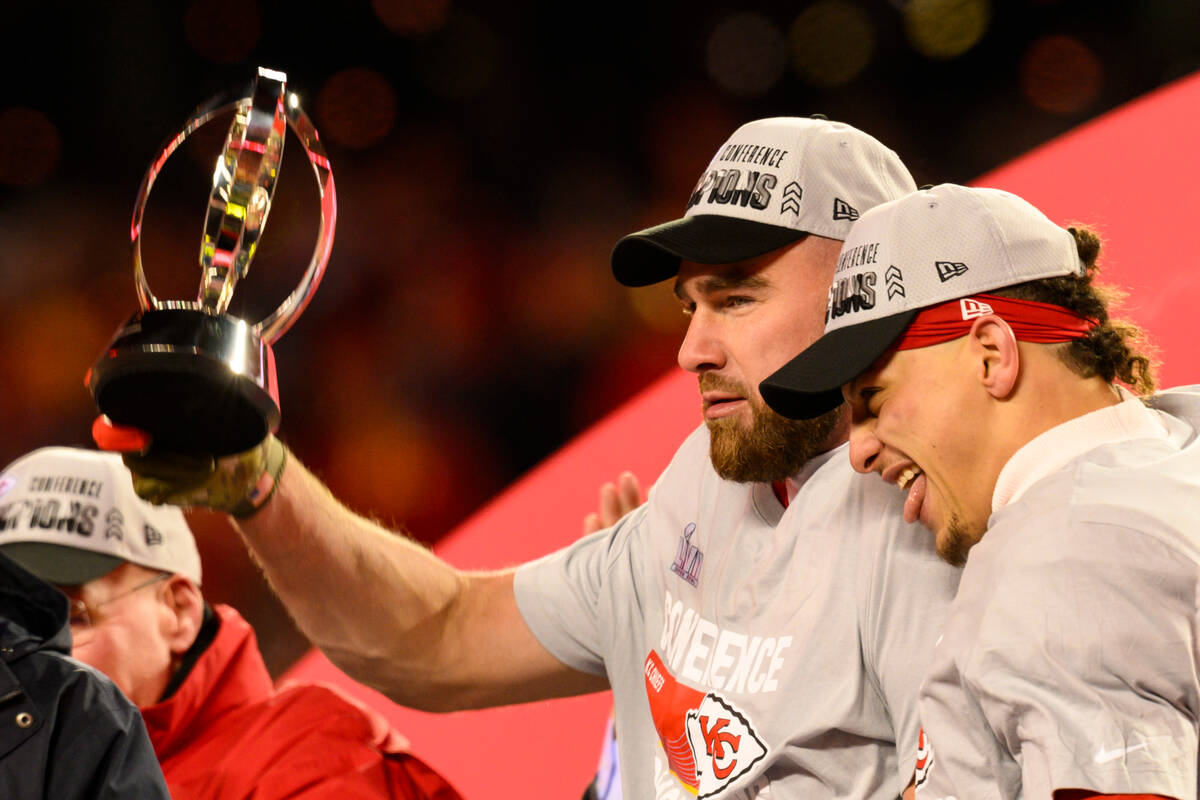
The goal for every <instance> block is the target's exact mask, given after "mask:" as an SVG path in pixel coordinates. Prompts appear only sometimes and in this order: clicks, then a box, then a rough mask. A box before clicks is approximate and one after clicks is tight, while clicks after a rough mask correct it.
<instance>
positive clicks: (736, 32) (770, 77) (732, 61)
mask: <svg viewBox="0 0 1200 800" xmlns="http://www.w3.org/2000/svg"><path fill="white" fill-rule="evenodd" d="M786 62H787V49H786V45H785V44H784V40H783V32H782V31H780V30H779V26H778V25H776V24H775V23H774V22H772V21H771V20H770V19H768V18H767V17H765V16H763V15H762V14H758V13H755V12H741V13H737V14H732V15H730V16H728V17H726V18H725V19H723V20H721V21H720V22H719V23H717V26H716V27H715V28H713V31H712V33H711V34H710V35H709V37H708V44H707V45H706V46H705V48H704V64H705V66H706V67H707V68H708V74H709V75H710V76H711V77H712V79H713V80H714V81H716V83H717V85H718V86H720V87H721V88H722V89H724V90H725V91H727V92H729V93H730V94H733V95H736V96H738V97H760V96H762V95H764V94H766V93H767V92H768V91H770V89H771V87H773V86H774V85H775V84H776V83H778V82H779V78H780V76H782V75H783V70H784V66H785V64H786Z"/></svg>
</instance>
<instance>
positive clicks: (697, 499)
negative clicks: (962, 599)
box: [516, 427, 958, 800]
mask: <svg viewBox="0 0 1200 800" xmlns="http://www.w3.org/2000/svg"><path fill="white" fill-rule="evenodd" d="M796 482H797V483H799V485H800V488H799V491H798V493H797V494H796V495H795V497H794V499H793V500H792V501H791V503H790V505H789V506H788V508H787V510H786V511H785V510H784V509H783V508H782V506H781V505H780V503H779V501H778V500H777V499H776V498H775V497H774V495H773V493H772V491H771V487H770V486H769V485H765V484H738V483H733V482H730V481H725V480H722V479H720V478H719V477H718V476H717V475H716V473H715V472H714V471H713V469H712V466H711V464H710V462H709V459H708V433H707V430H706V429H705V428H703V427H701V428H700V429H699V430H697V431H696V432H695V433H693V434H692V435H691V436H690V437H689V438H688V439H687V441H686V442H684V444H683V446H682V447H681V448H680V449H679V451H678V453H677V454H676V456H675V458H674V459H673V461H672V462H671V464H670V465H669V466H668V468H667V469H666V471H665V472H664V473H663V475H662V476H661V477H660V478H659V480H658V482H657V483H656V484H655V486H654V487H653V489H652V490H651V491H650V494H649V499H648V501H647V503H646V504H645V505H643V506H642V507H641V508H639V509H637V510H636V511H633V512H631V513H630V514H629V515H627V516H626V517H625V518H624V519H622V520H621V521H620V522H619V523H618V524H617V525H616V526H614V527H613V528H610V529H608V530H604V531H600V532H598V533H596V534H593V535H591V536H588V537H585V538H583V539H581V540H580V541H579V542H577V543H576V544H574V545H572V546H571V547H568V548H566V549H564V550H562V551H559V552H557V553H554V554H552V555H550V556H547V557H546V558H544V559H541V560H539V561H536V562H533V563H531V564H527V565H525V566H523V567H521V568H520V569H519V570H518V571H517V576H516V596H517V602H518V605H519V607H520V609H521V613H522V614H523V615H524V618H525V620H526V622H527V623H528V624H529V626H530V628H531V629H532V630H533V632H534V634H535V635H536V636H537V638H538V639H539V641H541V643H542V644H543V645H544V646H545V647H546V648H547V649H548V650H549V651H550V652H551V653H553V654H554V655H555V656H557V657H558V658H559V659H560V660H562V661H563V662H564V663H566V664H568V665H570V666H572V667H574V668H575V669H578V670H582V671H584V672H589V673H596V674H606V675H607V676H608V680H609V684H610V685H611V686H612V689H613V697H614V704H615V715H616V727H617V742H618V746H619V749H620V769H621V772H622V785H623V790H624V796H625V797H629V798H634V797H637V798H644V797H657V798H662V799H664V800H665V799H666V798H678V800H691V798H692V797H699V798H706V797H720V798H754V797H757V798H805V800H813V799H814V798H816V799H819V798H854V799H858V798H862V799H864V800H865V799H866V798H871V799H872V800H875V799H877V798H878V799H880V800H882V799H883V798H887V800H893V799H894V798H895V797H896V796H897V795H898V794H900V792H901V791H902V790H903V789H904V787H905V786H907V785H908V783H909V782H910V780H911V778H912V774H913V764H914V759H915V754H916V734H917V721H916V708H915V701H916V692H917V688H918V686H919V685H920V681H921V678H922V676H923V674H924V668H925V666H926V664H927V663H928V657H929V653H930V651H931V648H932V645H933V641H934V639H935V638H936V636H937V633H938V629H939V627H940V625H941V621H942V618H943V616H944V613H945V610H946V608H947V606H948V604H949V601H950V598H951V597H952V596H953V593H954V586H955V584H956V582H957V579H958V570H955V569H952V568H951V567H949V566H947V565H945V564H943V563H941V562H940V561H938V560H937V557H936V556H935V555H934V554H933V551H932V543H931V537H930V536H929V534H928V532H926V531H924V530H923V529H920V528H917V527H914V526H909V525H906V524H905V523H904V522H903V519H902V517H901V506H902V502H903V497H902V495H901V493H900V491H899V490H898V489H897V488H896V487H892V486H887V485H885V484H883V483H882V482H880V481H879V479H878V478H876V477H874V476H870V477H867V476H861V475H857V474H856V473H854V471H853V470H852V469H851V467H850V464H849V460H848V458H847V454H846V449H845V447H844V446H843V447H840V448H838V449H836V450H834V451H832V452H830V453H826V454H823V455H821V456H819V457H818V458H816V459H814V460H813V461H812V462H810V463H809V464H808V465H807V466H806V467H805V469H804V471H803V472H802V474H800V475H798V476H796ZM896 742H900V747H899V753H898V752H897V747H896Z"/></svg>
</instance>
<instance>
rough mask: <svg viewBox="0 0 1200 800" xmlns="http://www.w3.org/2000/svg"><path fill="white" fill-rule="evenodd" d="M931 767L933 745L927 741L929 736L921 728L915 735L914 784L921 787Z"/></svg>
mask: <svg viewBox="0 0 1200 800" xmlns="http://www.w3.org/2000/svg"><path fill="white" fill-rule="evenodd" d="M932 768H933V745H931V744H930V743H929V737H928V736H926V735H925V729H924V728H921V733H920V734H919V735H918V736H917V772H916V786H917V788H918V789H920V788H921V786H922V784H924V783H925V780H926V779H927V778H928V777H929V770H930V769H932Z"/></svg>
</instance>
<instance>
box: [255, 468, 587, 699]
mask: <svg viewBox="0 0 1200 800" xmlns="http://www.w3.org/2000/svg"><path fill="white" fill-rule="evenodd" d="M238 527H239V528H240V530H241V533H242V536H243V538H244V539H245V540H246V542H247V544H248V545H249V547H250V549H251V550H252V551H253V553H254V554H255V557H256V558H257V560H258V561H259V563H260V565H261V566H262V568H263V571H264V572H265V574H266V576H267V579H268V580H269V581H270V583H271V585H272V587H273V588H274V590H275V591H276V592H277V593H278V594H279V596H280V598H281V599H282V600H283V602H284V605H285V606H287V608H288V610H289V612H290V613H291V614H292V616H293V617H294V618H295V619H296V621H297V623H298V625H299V626H300V629H301V630H302V631H303V632H304V633H305V635H307V636H308V637H309V638H310V640H311V641H312V642H313V643H314V644H315V645H316V646H317V647H319V648H320V649H321V650H322V651H323V652H324V653H325V654H326V655H327V656H328V657H329V658H330V660H331V661H333V663H335V664H336V665H337V666H338V667H340V668H341V669H343V670H345V671H346V672H347V673H348V674H350V675H351V676H352V677H354V678H356V679H357V680H359V681H361V682H363V683H366V684H368V685H370V686H372V687H374V688H376V689H379V690H380V691H383V692H384V693H385V694H387V695H388V696H389V697H391V698H392V699H393V700H395V701H396V702H399V703H402V704H404V705H408V706H412V707H416V708H422V709H426V710H454V709H460V708H476V707H482V706H489V705H499V704H507V703H515V702H523V701H528V700H535V699H541V698H545V697H553V696H560V695H567V694H577V693H580V692H584V691H594V690H597V689H602V688H605V684H604V681H603V679H602V678H596V677H595V676H587V675H582V674H581V673H577V672H575V671H573V670H570V669H568V668H567V667H565V666H564V665H563V664H562V663H561V662H559V661H558V660H557V659H555V658H554V657H553V656H551V655H550V654H549V653H548V652H546V650H545V649H544V648H542V646H541V645H540V644H539V643H538V642H537V640H536V639H535V638H534V636H533V634H532V633H531V632H530V631H529V629H528V627H527V626H526V625H525V622H524V620H523V619H522V618H521V616H520V612H519V611H518V610H517V606H516V600H515V597H514V595H513V589H512V572H511V571H505V572H495V573H466V572H462V571H459V570H456V569H454V568H453V567H451V566H450V565H448V564H446V563H445V562H444V561H441V560H440V559H438V558H437V557H436V556H434V555H433V554H432V553H431V552H429V551H428V550H427V549H426V548H424V547H422V546H421V545H419V544H417V543H415V542H413V541H411V540H410V539H408V538H407V537H405V536H403V535H400V534H397V533H395V532H392V531H388V530H385V529H384V528H382V527H380V526H378V525H376V524H375V523H373V522H371V521H369V520H367V519H364V518H363V517H361V516H358V515H356V514H354V513H352V512H351V511H349V510H348V509H346V508H345V507H344V506H343V505H342V504H341V503H340V502H338V501H337V500H336V499H335V498H334V497H333V496H332V495H331V494H330V493H329V491H328V490H327V489H326V488H325V487H324V486H323V485H322V484H321V483H320V481H318V480H317V479H316V478H315V477H314V476H313V475H312V474H311V473H310V472H309V471H308V470H307V469H306V468H305V467H304V466H303V465H302V464H301V463H300V462H299V461H298V460H297V459H295V458H289V459H288V463H287V466H286V468H285V470H284V472H283V475H282V476H281V479H280V482H279V487H278V491H277V492H276V494H275V496H274V497H273V498H272V499H271V501H270V502H269V503H267V504H266V506H265V507H264V508H262V509H261V510H260V511H259V512H258V513H257V514H255V515H254V516H253V517H251V518H249V519H244V520H240V521H239V522H238Z"/></svg>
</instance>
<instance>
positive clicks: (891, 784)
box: [130, 118, 957, 800]
mask: <svg viewBox="0 0 1200 800" xmlns="http://www.w3.org/2000/svg"><path fill="white" fill-rule="evenodd" d="M913 188H914V185H913V182H912V179H911V177H910V176H909V174H908V171H907V170H906V169H905V168H904V166H903V164H901V162H900V160H899V159H898V158H897V157H896V154H895V153H893V152H892V151H890V150H888V149H887V148H885V147H883V146H882V145H881V144H880V143H879V142H878V141H876V140H875V139H873V138H871V137H870V136H868V135H866V134H864V133H862V132H861V131H858V130H856V129H854V128H852V127H850V126H848V125H844V124H841V123H835V122H830V121H828V120H825V119H800V118H778V119H767V120H758V121H755V122H751V123H748V124H746V125H744V126H742V127H741V128H739V129H738V130H737V131H736V132H734V134H733V136H732V137H731V138H730V139H729V141H727V142H726V143H725V144H724V145H722V147H721V148H720V149H719V150H718V152H717V154H716V155H715V156H714V158H713V160H712V162H711V164H710V165H709V167H708V168H707V169H706V170H705V172H704V173H703V174H702V175H701V178H700V180H699V182H698V183H697V185H696V188H695V190H694V192H693V193H692V195H691V197H690V198H689V201H688V204H687V213H686V215H685V216H684V217H683V218H682V219H679V220H675V221H673V222H669V223H666V224H664V225H660V226H657V227H655V228H651V229H648V230H645V231H640V232H638V233H635V234H632V235H630V236H627V237H625V238H624V239H622V240H621V241H620V242H619V243H618V244H617V246H616V248H615V250H614V252H613V257H612V267H613V272H614V274H615V275H616V277H617V279H618V280H620V281H621V282H622V283H625V284H626V285H647V284H651V283H655V282H658V281H662V280H667V279H671V278H674V280H675V293H676V295H677V296H678V297H679V300H680V303H681V305H682V307H683V311H684V313H685V314H687V315H688V317H689V318H690V319H689V323H688V329H687V334H686V336H685V338H684V341H683V344H682V346H681V348H680V351H679V363H680V365H681V366H683V367H684V368H685V369H688V370H691V371H692V372H695V373H696V374H697V375H698V376H699V388H700V397H701V401H702V407H703V413H704V423H705V424H704V425H702V426H700V427H699V428H698V429H697V430H696V431H695V432H694V433H693V434H692V435H691V436H690V437H689V438H688V439H687V440H686V441H685V442H684V443H683V445H682V446H681V447H680V449H679V451H678V453H677V454H676V455H675V457H674V459H673V460H672V462H671V464H670V465H669V466H668V467H667V469H666V471H665V472H664V473H663V475H662V476H661V477H660V478H659V480H658V481H657V483H656V485H655V486H654V487H653V489H652V490H651V491H650V494H649V499H648V501H647V503H645V504H644V505H642V506H640V507H639V508H637V509H635V510H634V511H632V512H630V513H629V514H627V515H626V516H624V517H623V518H622V519H621V520H620V521H618V522H617V523H616V524H615V525H614V526H612V527H611V528H606V529H603V530H600V531H598V532H596V533H594V534H592V535H590V536H586V537H584V538H583V539H581V540H580V541H579V542H577V543H576V544H574V545H573V546H571V547H569V548H566V549H565V550H563V551H560V552H558V553H555V554H552V555H550V556H547V557H546V558H544V559H541V560H539V561H536V562H532V563H529V564H525V565H523V566H521V567H518V568H516V569H510V570H503V571H499V572H490V573H479V572H473V573H468V572H463V571H459V570H456V569H453V568H452V567H450V566H449V565H447V564H445V563H443V562H441V561H439V560H438V559H436V558H435V557H434V556H432V555H431V554H429V553H427V552H426V551H424V550H423V549H421V548H419V547H417V546H415V545H413V544H412V543H411V542H409V541H407V540H405V539H404V538H402V537H398V536H395V535H392V534H391V533H390V532H387V531H384V530H382V529H381V528H379V527H378V526H376V525H375V524H373V523H371V522H370V521H368V520H366V519H363V518H362V517H359V516H356V515H354V514H352V513H351V512H349V511H347V510H346V509H345V508H343V507H342V506H341V505H340V504H339V503H337V502H336V501H335V500H334V499H333V498H332V497H331V496H330V495H329V493H328V491H327V490H325V488H324V487H323V486H321V484H320V483H319V482H318V481H317V480H316V479H315V478H313V476H312V475H311V474H309V473H308V472H307V471H306V470H305V469H304V468H303V467H302V466H301V465H300V464H299V463H297V462H296V460H295V459H291V460H287V459H285V458H284V453H285V451H284V450H283V447H282V445H280V444H279V442H278V441H277V440H275V439H274V438H271V437H269V438H268V439H267V440H266V441H265V442H264V443H263V445H262V446H261V447H259V448H256V449H255V450H254V451H251V452H250V453H248V454H244V455H243V456H241V457H238V458H235V459H230V460H229V462H228V464H230V465H236V468H233V467H227V465H226V463H220V464H218V465H217V467H216V469H215V471H214V472H212V474H210V475H208V476H207V477H206V478H205V479H204V482H203V484H202V485H201V486H200V487H199V488H196V487H195V486H194V485H189V484H188V483H186V482H184V481H181V480H179V479H177V478H171V477H169V476H168V475H167V473H166V471H164V470H163V469H161V466H162V462H163V461H164V460H165V459H164V458H163V456H162V454H155V453H154V452H153V451H151V452H150V453H149V454H148V455H147V456H146V457H145V458H143V459H136V458H135V459H131V460H130V463H131V464H132V466H133V469H134V471H135V473H139V474H140V475H141V477H140V478H139V479H138V480H137V482H136V483H137V486H138V488H139V492H140V493H142V494H143V495H144V496H147V497H149V498H151V499H154V500H156V501H160V502H162V501H166V502H173V503H180V504H201V505H208V506H210V507H217V508H223V509H227V510H233V509H235V508H236V509H239V513H241V514H242V518H241V519H240V520H239V521H238V525H239V528H240V530H241V532H242V534H243V536H244V537H245V539H246V542H247V543H248V545H249V546H250V548H251V550H252V551H253V552H254V555H255V558H256V559H257V560H258V562H259V563H260V564H262V566H263V568H264V570H265V571H266V574H267V576H268V578H269V579H270V582H271V585H272V586H273V587H274V588H275V589H276V590H277V591H278V592H279V594H280V597H281V598H282V599H283V602H284V603H285V605H287V607H288V609H289V610H290V612H291V613H292V615H293V616H294V617H295V618H296V620H297V621H298V623H299V625H300V627H301V628H302V629H303V631H304V632H305V633H306V634H307V635H308V636H309V637H310V638H311V639H312V640H313V642H314V643H315V644H316V645H317V646H319V647H320V648H321V649H322V650H324V651H325V653H326V654H327V655H328V656H329V657H330V659H331V660H332V661H333V662H334V663H336V664H337V665H338V666H340V667H341V668H342V669H344V670H346V671H347V672H348V673H350V674H351V675H353V676H354V677H356V678H358V679H359V680H362V681H364V682H366V683H368V684H371V685H372V686H375V687H376V688H379V689H380V690H382V691H384V692H386V693H387V694H388V695H389V696H390V697H391V698H393V699H394V700H396V701H397V702H400V703H403V704H406V705H410V706H415V707H417V708H423V709H430V710H453V709H460V708H478V707H482V706H489V705H501V704H509V703H518V702H526V701H531V700H540V699H545V698H550V697H558V696H564V695H571V694H579V693H583V692H590V691H598V690H601V689H606V688H611V689H612V690H613V696H614V706H615V719H616V738H617V743H618V746H619V749H620V764H621V773H622V784H623V787H624V794H625V796H626V797H658V798H680V799H681V800H684V799H686V798H690V797H694V796H700V797H721V798H732V797H737V798H751V797H758V796H762V797H772V798H776V800H779V799H780V798H830V799H831V800H832V798H835V797H837V798H856V799H858V800H868V799H869V800H884V799H885V798H886V800H894V798H895V797H896V796H897V795H899V794H900V793H901V792H902V791H904V790H905V788H906V786H907V785H908V784H909V783H910V782H911V777H912V762H913V758H914V757H915V752H916V741H917V726H916V716H915V708H914V696H915V692H916V688H917V685H918V683H919V679H920V677H921V674H922V671H923V669H922V668H923V666H924V664H925V662H926V659H927V657H928V653H929V650H930V648H931V647H932V643H933V639H934V637H935V636H936V631H937V627H938V623H939V621H940V619H941V615H942V613H943V609H944V608H945V606H946V604H947V603H948V601H949V598H950V596H951V594H952V591H953V586H954V583H955V580H956V578H957V571H956V570H954V569H952V568H949V567H946V566H944V565H941V564H940V563H939V562H938V561H937V559H936V557H935V556H934V555H933V552H932V549H931V548H929V547H927V546H925V545H923V544H921V543H920V542H919V540H918V539H917V538H916V537H912V536H910V535H904V534H903V533H902V532H901V528H902V527H903V523H902V522H901V509H900V505H899V503H898V501H896V500H895V498H893V497H892V496H891V494H890V493H889V492H887V491H886V489H884V488H883V487H878V486H876V485H875V482H873V481H865V480H864V479H863V478H861V477H860V476H857V475H856V474H855V473H854V472H853V471H852V470H851V469H850V468H849V467H848V465H847V464H846V463H845V461H846V460H845V458H844V455H841V453H842V451H843V450H844V442H845V438H846V431H847V427H846V418H845V414H844V412H843V411H841V410H837V411H832V412H831V413H830V414H828V415H826V416H825V417H824V418H823V419H822V420H820V421H818V422H816V423H800V424H796V423H792V422H789V421H787V420H784V419H783V418H781V417H779V416H778V415H776V414H774V413H773V412H771V411H770V410H768V409H767V408H766V407H765V406H764V404H763V401H762V399H761V397H760V396H759V394H758V390H757V386H758V383H759V381H761V380H762V379H763V378H765V377H766V376H767V375H768V374H770V373H771V372H772V371H773V370H775V369H776V368H778V367H779V366H780V365H781V364H783V363H784V362H785V361H786V360H787V359H788V358H789V357H791V356H792V355H794V354H795V353H796V352H798V351H799V350H800V349H801V348H803V347H804V346H806V345H807V344H808V343H810V342H812V341H813V340H814V339H816V338H817V337H818V336H819V335H820V333H821V328H822V321H823V316H824V307H825V287H826V286H827V284H828V283H829V280H830V278H831V277H832V275H833V271H834V267H835V264H836V259H837V253H838V250H839V247H840V244H841V240H842V239H844V238H845V235H846V232H847V231H848V230H849V227H850V225H851V223H852V222H853V220H854V219H856V218H857V217H858V215H859V213H860V211H864V210H866V209H867V208H870V207H871V206H874V205H876V204H878V203H881V202H884V201H886V200H889V199H892V198H894V197H899V196H901V195H903V194H906V193H908V192H910V191H912V190H913ZM285 460H286V461H287V465H286V468H285V467H284V462H285ZM248 466H251V467H254V468H253V469H247V467H248ZM270 487H274V491H273V494H272V493H271V492H270V491H264V488H270ZM496 535H520V532H519V531H497V532H496ZM315 587H321V590H320V591H317V590H316V589H315Z"/></svg>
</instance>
